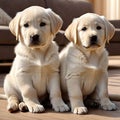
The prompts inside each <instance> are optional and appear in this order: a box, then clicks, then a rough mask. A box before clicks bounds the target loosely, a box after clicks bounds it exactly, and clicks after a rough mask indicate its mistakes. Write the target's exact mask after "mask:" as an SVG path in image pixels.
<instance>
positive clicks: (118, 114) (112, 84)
mask: <svg viewBox="0 0 120 120" xmlns="http://www.w3.org/2000/svg"><path fill="white" fill-rule="evenodd" d="M4 76H5V75H4V74H0V93H3V80H4ZM109 93H112V94H119V95H120V69H116V70H114V69H111V70H109ZM114 103H115V104H116V105H117V107H118V110H117V111H104V110H95V109H90V110H89V112H88V114H87V115H75V114H72V113H70V112H66V113H56V112H54V111H53V110H48V109H47V110H46V112H45V113H39V114H34V113H29V112H25V113H22V112H17V113H9V112H8V111H7V110H6V106H7V101H6V100H0V120H120V102H116V101H114Z"/></svg>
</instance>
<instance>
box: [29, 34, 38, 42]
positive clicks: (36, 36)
mask: <svg viewBox="0 0 120 120" xmlns="http://www.w3.org/2000/svg"><path fill="white" fill-rule="evenodd" d="M30 40H31V43H32V44H38V43H39V35H38V34H36V35H33V36H31V37H30Z"/></svg>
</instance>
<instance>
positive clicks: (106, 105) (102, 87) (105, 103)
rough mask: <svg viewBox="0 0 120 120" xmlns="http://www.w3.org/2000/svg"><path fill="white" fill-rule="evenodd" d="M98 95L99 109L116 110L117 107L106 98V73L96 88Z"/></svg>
mask: <svg viewBox="0 0 120 120" xmlns="http://www.w3.org/2000/svg"><path fill="white" fill-rule="evenodd" d="M97 91H98V95H99V97H100V104H101V108H102V109H104V110H116V109H117V107H116V105H115V104H114V103H112V102H111V101H110V99H109V97H108V77H107V72H106V73H103V74H102V77H101V79H100V81H99V83H98V86H97Z"/></svg>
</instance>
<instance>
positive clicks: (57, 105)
mask: <svg viewBox="0 0 120 120" xmlns="http://www.w3.org/2000/svg"><path fill="white" fill-rule="evenodd" d="M52 107H53V109H54V110H55V111H56V112H65V111H69V107H68V106H67V105H66V104H65V103H64V102H63V100H61V99H60V100H55V99H54V100H53V101H52Z"/></svg>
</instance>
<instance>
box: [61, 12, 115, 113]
mask: <svg viewBox="0 0 120 120" xmlns="http://www.w3.org/2000/svg"><path fill="white" fill-rule="evenodd" d="M114 31H115V28H114V27H113V25H112V24H111V23H109V22H108V21H107V20H106V19H105V18H104V17H103V16H99V15H97V14H94V13H87V14H84V15H82V16H81V17H79V18H76V19H74V20H73V22H72V23H71V24H70V25H69V26H68V28H67V29H66V31H65V36H66V37H67V38H68V40H69V41H71V42H70V43H69V44H68V45H67V46H66V47H65V48H64V49H63V50H62V51H61V53H60V64H61V67H60V74H61V87H62V91H63V94H65V93H68V96H69V100H70V104H71V110H72V112H73V113H75V114H85V113H87V112H88V109H87V107H86V106H85V105H84V103H83V100H84V98H85V97H86V96H88V95H91V94H93V96H92V97H93V98H94V99H98V100H99V103H100V105H101V108H102V109H104V110H116V105H115V104H114V103H112V102H111V101H110V99H109V97H108V72H107V67H108V52H107V51H106V49H105V43H106V42H109V40H110V39H111V38H112V36H113V35H114ZM93 36H94V37H93Z"/></svg>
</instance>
